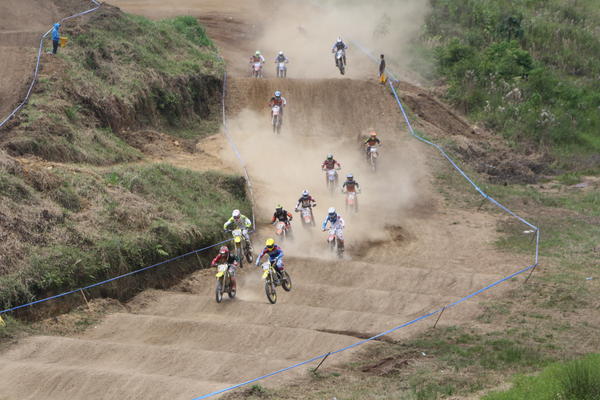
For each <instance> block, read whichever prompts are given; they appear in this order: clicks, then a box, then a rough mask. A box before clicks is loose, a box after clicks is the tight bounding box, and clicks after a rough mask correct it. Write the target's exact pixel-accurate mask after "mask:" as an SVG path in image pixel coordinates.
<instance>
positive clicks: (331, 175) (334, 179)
mask: <svg viewBox="0 0 600 400" xmlns="http://www.w3.org/2000/svg"><path fill="white" fill-rule="evenodd" d="M337 169H339V168H336V169H327V170H325V171H326V173H327V189H329V193H333V192H334V191H335V188H336V187H337V184H338V173H337Z"/></svg>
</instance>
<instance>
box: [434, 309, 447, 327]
mask: <svg viewBox="0 0 600 400" xmlns="http://www.w3.org/2000/svg"><path fill="white" fill-rule="evenodd" d="M444 311H446V306H444V308H442V311H441V312H440V314H439V315H438V317H437V319H436V320H435V324H433V329H435V327H436V326H437V324H438V322H440V318H442V314H443V313H444Z"/></svg>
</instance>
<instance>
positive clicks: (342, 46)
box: [333, 42, 348, 51]
mask: <svg viewBox="0 0 600 400" xmlns="http://www.w3.org/2000/svg"><path fill="white" fill-rule="evenodd" d="M346 49H348V46H347V45H346V43H344V42H335V44H334V45H333V51H336V50H346Z"/></svg>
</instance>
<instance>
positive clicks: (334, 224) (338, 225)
mask: <svg viewBox="0 0 600 400" xmlns="http://www.w3.org/2000/svg"><path fill="white" fill-rule="evenodd" d="M327 223H329V224H330V228H331V229H336V230H337V229H344V226H345V225H346V224H345V223H344V219H343V218H342V216H341V215H339V214H338V215H336V217H335V218H331V217H330V216H329V215H327V217H326V218H325V221H323V225H321V229H323V230H325V229H326V228H327Z"/></svg>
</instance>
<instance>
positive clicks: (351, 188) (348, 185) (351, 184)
mask: <svg viewBox="0 0 600 400" xmlns="http://www.w3.org/2000/svg"><path fill="white" fill-rule="evenodd" d="M342 188H345V189H346V191H347V192H356V189H358V188H360V185H359V184H358V182H356V181H346V182H344V184H343V185H342Z"/></svg>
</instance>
